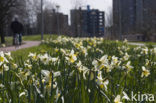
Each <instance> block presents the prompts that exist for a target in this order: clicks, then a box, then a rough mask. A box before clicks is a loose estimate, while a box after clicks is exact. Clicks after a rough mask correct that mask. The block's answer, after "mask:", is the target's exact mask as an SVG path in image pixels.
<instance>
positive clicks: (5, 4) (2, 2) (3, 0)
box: [0, 0, 17, 43]
mask: <svg viewBox="0 0 156 103" xmlns="http://www.w3.org/2000/svg"><path fill="white" fill-rule="evenodd" d="M16 3H17V0H0V11H1V13H0V36H1V43H5V35H4V25H5V22H6V21H5V20H6V18H7V16H8V14H9V11H10V9H11V7H14V6H15V5H16Z"/></svg>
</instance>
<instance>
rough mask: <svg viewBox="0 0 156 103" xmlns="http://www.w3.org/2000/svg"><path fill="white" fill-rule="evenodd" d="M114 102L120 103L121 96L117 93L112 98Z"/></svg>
mask: <svg viewBox="0 0 156 103" xmlns="http://www.w3.org/2000/svg"><path fill="white" fill-rule="evenodd" d="M114 103H122V102H121V96H120V95H117V96H116V97H115V99H114Z"/></svg>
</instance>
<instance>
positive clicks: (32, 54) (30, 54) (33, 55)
mask: <svg viewBox="0 0 156 103" xmlns="http://www.w3.org/2000/svg"><path fill="white" fill-rule="evenodd" d="M28 57H30V58H31V59H32V60H33V61H37V59H38V57H37V55H36V53H29V55H28Z"/></svg>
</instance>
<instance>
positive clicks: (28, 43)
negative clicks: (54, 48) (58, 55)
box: [0, 41, 41, 52]
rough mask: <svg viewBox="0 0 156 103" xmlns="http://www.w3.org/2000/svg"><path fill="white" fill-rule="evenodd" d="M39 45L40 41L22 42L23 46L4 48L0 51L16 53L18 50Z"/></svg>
mask: <svg viewBox="0 0 156 103" xmlns="http://www.w3.org/2000/svg"><path fill="white" fill-rule="evenodd" d="M40 43H41V42H40V41H24V44H22V45H20V46H19V47H15V46H10V47H5V48H0V51H4V52H9V51H16V50H19V49H24V48H29V47H33V46H38V45H40Z"/></svg>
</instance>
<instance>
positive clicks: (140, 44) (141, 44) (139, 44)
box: [128, 42, 156, 47]
mask: <svg viewBox="0 0 156 103" xmlns="http://www.w3.org/2000/svg"><path fill="white" fill-rule="evenodd" d="M128 44H129V45H136V46H145V44H144V43H135V42H134V43H133V42H132V43H131V42H129V43H128ZM153 46H154V47H156V45H153Z"/></svg>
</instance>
